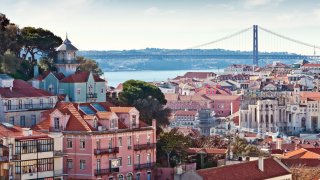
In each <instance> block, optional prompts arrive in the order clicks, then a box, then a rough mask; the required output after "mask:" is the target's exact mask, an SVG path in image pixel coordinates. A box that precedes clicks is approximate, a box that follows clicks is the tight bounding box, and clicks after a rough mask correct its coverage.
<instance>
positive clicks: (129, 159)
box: [128, 156, 131, 165]
mask: <svg viewBox="0 0 320 180" xmlns="http://www.w3.org/2000/svg"><path fill="white" fill-rule="evenodd" d="M128 165H131V156H128Z"/></svg>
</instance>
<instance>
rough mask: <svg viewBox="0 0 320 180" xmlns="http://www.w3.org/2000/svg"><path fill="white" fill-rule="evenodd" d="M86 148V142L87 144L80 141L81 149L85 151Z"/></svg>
mask: <svg viewBox="0 0 320 180" xmlns="http://www.w3.org/2000/svg"><path fill="white" fill-rule="evenodd" d="M84 148H86V142H85V140H83V139H81V140H80V149H84Z"/></svg>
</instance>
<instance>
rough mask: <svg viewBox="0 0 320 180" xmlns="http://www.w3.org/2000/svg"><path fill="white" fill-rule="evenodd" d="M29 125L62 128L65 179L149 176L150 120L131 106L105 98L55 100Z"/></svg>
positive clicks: (152, 135) (152, 157)
mask: <svg viewBox="0 0 320 180" xmlns="http://www.w3.org/2000/svg"><path fill="white" fill-rule="evenodd" d="M43 117H44V119H43V121H42V122H41V123H40V124H38V125H37V126H36V127H35V129H37V130H40V131H43V132H62V133H63V135H64V137H63V150H64V152H65V153H66V155H68V156H67V157H65V158H64V160H63V167H64V169H65V170H66V172H67V174H68V178H71V179H124V178H126V179H151V176H152V174H151V173H152V169H153V167H154V165H155V161H156V124H155V120H154V121H153V123H152V126H149V125H147V124H146V123H144V122H143V121H141V120H140V117H139V111H137V110H136V109H135V108H134V107H110V106H109V105H108V104H107V103H79V104H78V103H59V104H58V105H57V106H56V107H55V108H54V109H52V110H49V111H46V112H44V113H43Z"/></svg>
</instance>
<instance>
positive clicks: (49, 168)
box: [0, 123, 64, 180]
mask: <svg viewBox="0 0 320 180" xmlns="http://www.w3.org/2000/svg"><path fill="white" fill-rule="evenodd" d="M0 150H1V152H0V153H1V156H0V166H1V169H0V171H1V175H0V176H2V177H3V178H4V179H15V180H16V179H23V180H25V179H63V176H64V174H63V173H64V172H63V168H62V167H63V164H62V162H63V161H62V160H63V153H62V134H61V133H50V134H43V133H40V132H37V131H33V130H31V129H30V128H21V127H19V126H14V125H12V124H9V123H0Z"/></svg>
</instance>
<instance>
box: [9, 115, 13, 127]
mask: <svg viewBox="0 0 320 180" xmlns="http://www.w3.org/2000/svg"><path fill="white" fill-rule="evenodd" d="M9 123H10V124H12V125H14V117H13V116H11V117H10V118H9Z"/></svg>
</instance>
